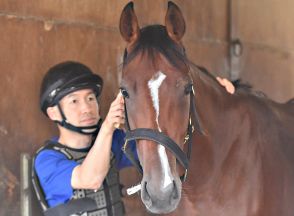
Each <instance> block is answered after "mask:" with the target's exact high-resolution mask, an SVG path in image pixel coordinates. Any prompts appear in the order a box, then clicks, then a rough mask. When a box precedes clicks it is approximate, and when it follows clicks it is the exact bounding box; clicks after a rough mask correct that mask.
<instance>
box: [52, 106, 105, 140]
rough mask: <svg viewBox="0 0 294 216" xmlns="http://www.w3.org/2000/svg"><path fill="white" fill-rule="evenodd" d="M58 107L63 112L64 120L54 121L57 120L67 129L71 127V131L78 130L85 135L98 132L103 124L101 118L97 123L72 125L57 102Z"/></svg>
mask: <svg viewBox="0 0 294 216" xmlns="http://www.w3.org/2000/svg"><path fill="white" fill-rule="evenodd" d="M57 107H58V109H59V112H60V114H61V117H62V121H54V122H56V123H57V124H59V125H60V126H62V127H64V128H66V129H69V130H71V131H74V132H78V133H81V134H85V135H94V134H98V132H99V130H100V127H101V124H102V119H99V121H98V123H97V124H95V125H91V126H86V127H78V126H75V125H72V124H70V123H68V122H67V121H66V117H65V115H64V113H63V111H62V109H61V106H60V104H59V103H58V104H57Z"/></svg>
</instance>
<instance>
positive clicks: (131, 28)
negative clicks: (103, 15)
mask: <svg viewBox="0 0 294 216" xmlns="http://www.w3.org/2000/svg"><path fill="white" fill-rule="evenodd" d="M119 30H120V34H121V36H122V37H123V38H124V39H125V41H127V42H128V43H133V42H135V41H136V40H137V39H138V38H139V35H140V28H139V24H138V20H137V16H136V14H135V11H134V3H133V2H129V3H128V4H127V5H126V6H125V7H124V9H123V11H122V13H121V15H120V21H119Z"/></svg>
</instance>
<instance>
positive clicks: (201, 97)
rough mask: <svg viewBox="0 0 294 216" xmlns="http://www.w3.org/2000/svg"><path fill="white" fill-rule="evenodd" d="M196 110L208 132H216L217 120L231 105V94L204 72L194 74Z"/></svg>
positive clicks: (219, 119) (220, 118)
mask: <svg viewBox="0 0 294 216" xmlns="http://www.w3.org/2000/svg"><path fill="white" fill-rule="evenodd" d="M193 82H194V89H195V101H196V110H197V113H198V115H199V118H200V119H199V120H200V123H201V125H202V127H203V129H204V131H206V132H207V133H214V131H215V130H217V128H215V126H216V124H215V123H216V122H217V121H221V120H222V113H224V112H225V111H226V109H227V107H228V106H229V103H230V101H229V94H228V93H226V91H225V90H224V87H222V86H220V85H219V84H218V83H217V82H216V81H215V80H213V79H212V78H211V77H209V76H208V75H206V74H202V72H198V73H194V74H193Z"/></svg>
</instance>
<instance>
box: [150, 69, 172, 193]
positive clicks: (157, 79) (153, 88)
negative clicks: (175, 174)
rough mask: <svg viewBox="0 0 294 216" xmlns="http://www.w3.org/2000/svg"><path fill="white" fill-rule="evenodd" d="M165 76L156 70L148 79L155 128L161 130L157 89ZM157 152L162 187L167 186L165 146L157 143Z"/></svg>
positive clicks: (168, 175)
mask: <svg viewBox="0 0 294 216" xmlns="http://www.w3.org/2000/svg"><path fill="white" fill-rule="evenodd" d="M165 78H166V75H165V74H164V73H162V72H161V71H158V72H157V73H156V74H155V75H154V76H153V77H152V78H151V79H150V80H149V81H148V87H149V89H150V94H151V98H152V102H153V107H154V109H155V113H156V119H155V121H156V123H157V128H158V130H159V131H160V132H161V129H160V126H159V122H158V117H159V94H158V90H159V87H160V86H161V84H162V82H163V81H164V79H165ZM158 153H159V157H160V162H161V166H162V168H163V175H164V182H163V187H166V186H168V185H169V184H171V183H172V180H171V171H170V166H169V163H168V159H167V155H166V151H165V147H164V146H162V145H158Z"/></svg>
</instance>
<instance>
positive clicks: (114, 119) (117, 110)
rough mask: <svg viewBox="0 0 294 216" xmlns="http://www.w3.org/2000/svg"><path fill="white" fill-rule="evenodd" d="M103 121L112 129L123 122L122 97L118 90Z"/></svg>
mask: <svg viewBox="0 0 294 216" xmlns="http://www.w3.org/2000/svg"><path fill="white" fill-rule="evenodd" d="M104 123H105V124H106V125H107V127H109V128H110V129H112V130H115V128H118V127H119V125H120V124H124V123H125V111H124V99H123V96H122V94H121V93H120V92H119V93H118V95H117V96H116V98H115V100H114V101H113V102H112V103H111V105H110V108H109V111H108V114H107V116H106V118H105V121H104Z"/></svg>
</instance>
